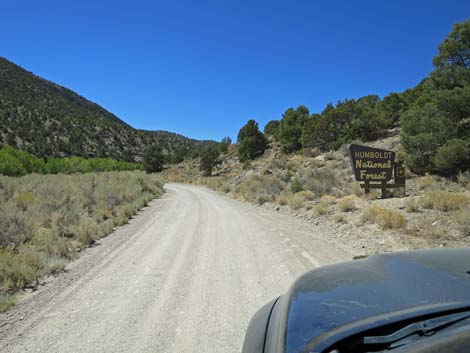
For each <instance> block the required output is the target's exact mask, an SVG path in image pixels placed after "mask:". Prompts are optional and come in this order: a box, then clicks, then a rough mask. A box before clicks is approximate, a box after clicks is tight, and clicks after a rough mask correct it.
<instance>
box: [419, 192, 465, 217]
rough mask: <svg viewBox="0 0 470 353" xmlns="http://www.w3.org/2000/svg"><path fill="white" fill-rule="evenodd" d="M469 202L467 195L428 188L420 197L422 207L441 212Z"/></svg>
mask: <svg viewBox="0 0 470 353" xmlns="http://www.w3.org/2000/svg"><path fill="white" fill-rule="evenodd" d="M469 203H470V198H469V197H468V196H465V195H462V194H458V193H454V192H448V191H441V190H430V191H428V192H427V193H426V194H425V195H424V196H422V198H421V204H422V206H423V208H434V209H436V210H440V211H443V212H448V211H454V210H458V209H460V208H462V207H464V206H466V205H468V204H469Z"/></svg>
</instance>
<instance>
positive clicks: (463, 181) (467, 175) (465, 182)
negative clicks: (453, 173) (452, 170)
mask: <svg viewBox="0 0 470 353" xmlns="http://www.w3.org/2000/svg"><path fill="white" fill-rule="evenodd" d="M457 181H458V183H459V184H460V185H461V186H462V187H464V188H465V189H467V190H470V171H469V170H467V171H466V172H460V173H459V174H458V175H457Z"/></svg>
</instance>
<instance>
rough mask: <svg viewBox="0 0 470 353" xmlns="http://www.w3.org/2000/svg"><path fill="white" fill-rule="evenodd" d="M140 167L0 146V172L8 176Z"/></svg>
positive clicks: (109, 160)
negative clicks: (39, 154) (44, 156)
mask: <svg viewBox="0 0 470 353" xmlns="http://www.w3.org/2000/svg"><path fill="white" fill-rule="evenodd" d="M140 169H142V166H141V165H140V164H137V163H129V162H123V161H117V160H114V159H111V158H84V157H76V156H74V157H65V158H48V159H47V160H44V159H40V158H38V157H35V156H33V155H31V154H29V153H27V152H25V151H21V150H17V149H14V148H12V147H9V146H4V147H3V148H0V174H3V175H8V176H23V175H26V174H31V173H37V174H59V173H63V174H75V173H90V172H109V171H123V170H140Z"/></svg>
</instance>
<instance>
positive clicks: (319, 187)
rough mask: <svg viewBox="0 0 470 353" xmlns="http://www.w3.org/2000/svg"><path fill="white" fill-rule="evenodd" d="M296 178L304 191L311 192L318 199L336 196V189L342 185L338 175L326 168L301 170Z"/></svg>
mask: <svg viewBox="0 0 470 353" xmlns="http://www.w3.org/2000/svg"><path fill="white" fill-rule="evenodd" d="M296 178H297V179H298V180H299V182H300V184H301V185H302V189H303V190H308V191H311V192H312V193H314V194H315V195H316V197H321V196H323V195H334V194H335V189H336V188H337V187H339V185H340V182H339V178H338V173H337V172H336V171H335V170H334V169H332V168H326V167H325V168H320V169H316V168H310V169H301V170H299V171H298V172H297V176H296Z"/></svg>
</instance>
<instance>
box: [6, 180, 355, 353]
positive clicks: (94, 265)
mask: <svg viewBox="0 0 470 353" xmlns="http://www.w3.org/2000/svg"><path fill="white" fill-rule="evenodd" d="M166 190H167V193H166V194H165V195H164V196H163V197H162V199H159V200H155V201H153V202H152V203H151V204H150V205H149V207H146V208H145V209H144V210H142V211H141V212H140V213H139V214H138V215H137V216H136V217H135V218H134V219H133V220H132V221H131V222H130V224H128V225H126V226H124V227H120V228H119V229H117V230H116V231H115V232H114V233H113V234H112V235H110V236H108V237H106V238H103V239H102V240H101V241H100V244H99V245H97V246H96V247H94V248H90V249H87V250H86V251H84V253H83V254H82V256H80V258H79V259H78V260H76V261H74V262H72V263H70V264H69V265H68V266H67V272H66V273H63V274H61V275H59V276H58V277H55V278H48V279H46V281H45V283H43V285H42V286H41V287H40V289H39V290H37V291H34V292H30V293H26V294H25V295H23V296H22V298H21V299H20V302H19V304H18V305H17V306H16V307H14V308H13V309H12V310H10V311H8V312H7V313H4V314H0V352H5V353H6V352H18V353H19V352H21V353H24V352H48V353H53V352H86V353H92V352H106V353H116V352H136V353H140V352H152V353H155V352H157V353H160V352H162V353H165V352H176V353H184V352H198V353H202V352H204V353H211V352H217V353H222V352H228V353H230V352H240V351H241V346H242V342H243V338H244V334H245V329H246V327H247V325H248V322H249V320H250V318H251V316H252V315H253V314H254V312H255V311H256V310H257V309H258V308H259V307H260V306H261V305H262V304H264V303H265V302H267V301H269V300H271V299H272V298H274V297H276V296H278V295H280V294H282V293H283V292H285V291H286V290H287V289H288V288H289V286H290V285H291V284H292V281H293V280H294V279H295V278H296V277H297V276H299V275H300V274H302V273H304V272H305V271H307V270H310V269H312V268H314V267H317V266H319V265H323V264H328V263H333V262H338V261H341V260H345V259H350V258H351V254H349V253H347V252H346V251H345V250H344V249H343V247H342V246H341V245H339V244H334V243H331V240H329V238H328V234H319V233H318V232H316V231H315V226H314V225H313V224H311V223H308V222H306V221H303V220H300V219H298V218H294V217H291V216H288V215H281V214H279V213H276V212H275V211H270V210H266V209H263V208H261V207H257V206H254V205H249V204H245V203H241V202H238V201H235V200H231V199H229V198H226V197H224V196H220V195H219V194H216V193H214V192H212V191H209V190H207V189H204V188H200V187H196V186H188V185H180V184H167V186H166Z"/></svg>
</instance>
